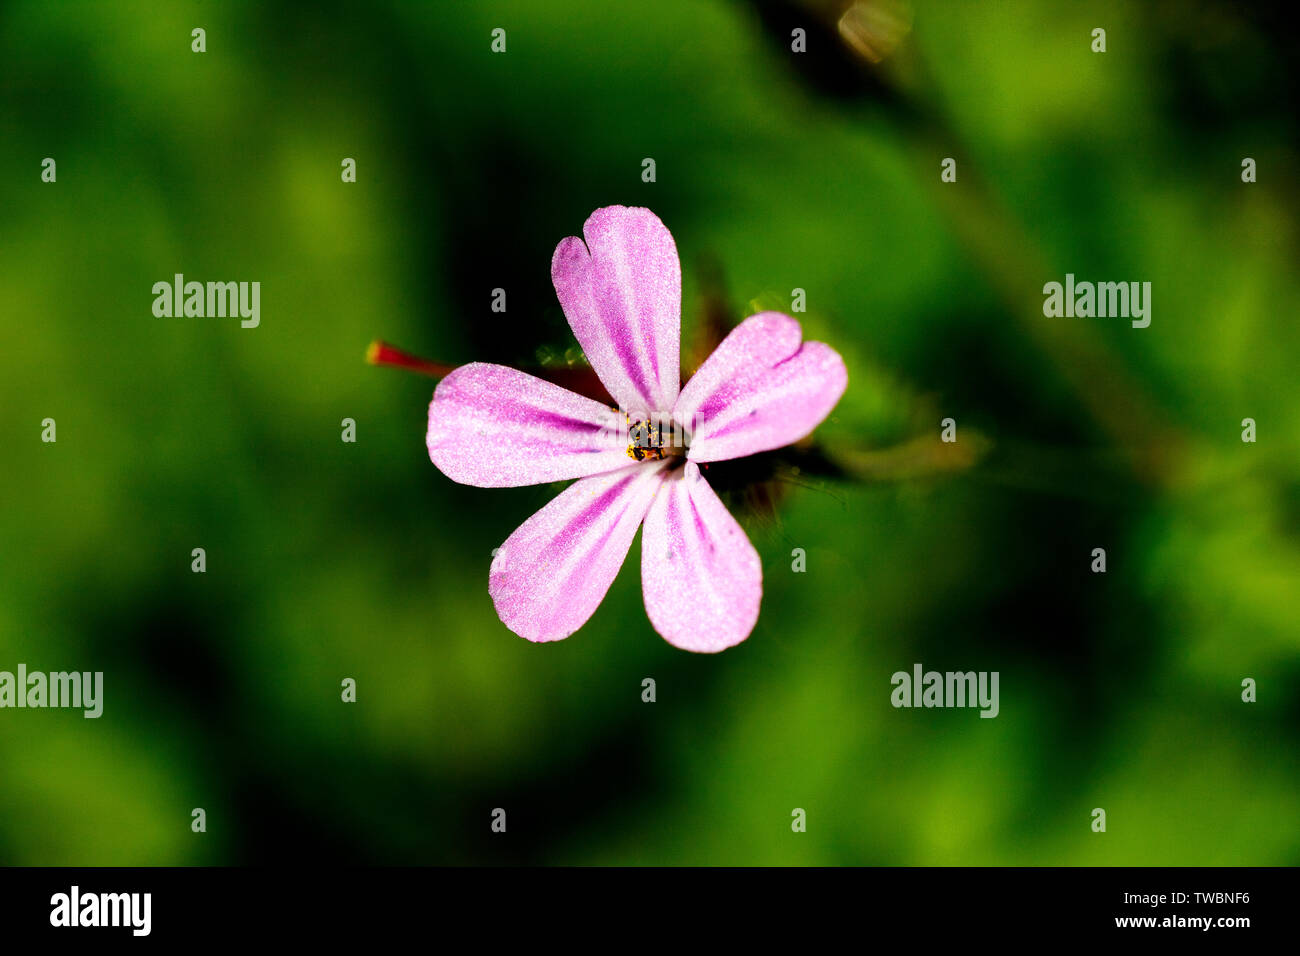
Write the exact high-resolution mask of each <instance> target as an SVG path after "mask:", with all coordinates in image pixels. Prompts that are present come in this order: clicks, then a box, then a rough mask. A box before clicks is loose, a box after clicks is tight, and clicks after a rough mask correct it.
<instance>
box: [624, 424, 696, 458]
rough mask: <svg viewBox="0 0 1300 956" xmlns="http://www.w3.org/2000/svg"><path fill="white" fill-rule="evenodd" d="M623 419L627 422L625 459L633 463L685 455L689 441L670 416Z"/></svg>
mask: <svg viewBox="0 0 1300 956" xmlns="http://www.w3.org/2000/svg"><path fill="white" fill-rule="evenodd" d="M623 417H624V419H625V421H626V422H627V457H629V458H631V459H633V460H634V461H662V460H663V459H664V458H669V457H675V456H682V455H685V454H686V449H687V446H688V445H689V443H690V442H689V439H688V437H687V435H686V433H685V431H684V430H683V429H682V428H681V426H679V425H678V424H677V423H676V422H674V421H673V420H672V417H671V416H669V415H655V416H653V417H651V418H648V419H647V418H639V419H633V418H632V417H631V416H630V415H624V416H623Z"/></svg>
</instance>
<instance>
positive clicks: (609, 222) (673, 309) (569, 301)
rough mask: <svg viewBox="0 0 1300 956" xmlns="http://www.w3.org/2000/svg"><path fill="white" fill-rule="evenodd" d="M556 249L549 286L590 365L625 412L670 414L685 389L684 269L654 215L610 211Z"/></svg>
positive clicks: (622, 209) (599, 212)
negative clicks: (682, 351)
mask: <svg viewBox="0 0 1300 956" xmlns="http://www.w3.org/2000/svg"><path fill="white" fill-rule="evenodd" d="M582 233H583V235H584V236H585V237H586V240H587V241H586V244H585V245H584V244H583V241H582V239H579V238H578V237H577V236H570V237H569V238H568V239H565V240H564V241H563V242H561V243H560V244H559V245H558V246H556V247H555V255H554V256H553V257H552V259H551V281H552V282H554V283H555V294H556V295H557V296H558V297H559V299H560V305H561V306H563V307H564V314H565V317H567V318H568V320H569V325H570V327H572V329H573V334H574V335H575V336H576V337H577V339H578V344H579V345H581V346H582V349H583V351H584V352H586V353H587V360H588V361H589V362H591V367H592V368H593V369H595V370H596V374H597V375H599V376H600V380H601V382H603V383H604V385H605V387H606V388H607V389H609V393H610V395H612V396H613V397H614V400H615V401H617V402H619V404H620V405H622V406H623V408H624V409H626V410H628V411H630V412H633V413H635V414H637V415H643V414H645V413H651V412H668V411H670V410H671V409H672V407H673V403H674V402H676V401H677V393H678V391H679V390H680V388H681V364H680V357H679V354H678V353H679V348H680V341H681V322H682V270H681V264H680V263H679V262H678V259H677V245H676V243H674V242H673V237H672V234H671V233H670V232H669V231H668V229H667V227H665V226H664V224H663V223H662V222H660V221H659V217H658V216H656V215H655V214H654V213H652V212H651V211H650V210H649V209H640V208H629V207H627V206H606V207H604V208H603V209H597V210H596V211H595V212H593V213H592V214H591V216H590V217H589V218H588V219H587V222H586V223H585V224H584V225H583V227H582Z"/></svg>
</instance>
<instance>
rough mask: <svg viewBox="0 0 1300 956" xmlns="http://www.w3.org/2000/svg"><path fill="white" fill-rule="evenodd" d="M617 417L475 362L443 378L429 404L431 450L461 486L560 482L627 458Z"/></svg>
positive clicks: (528, 378) (610, 468)
mask: <svg viewBox="0 0 1300 956" xmlns="http://www.w3.org/2000/svg"><path fill="white" fill-rule="evenodd" d="M621 426H622V418H621V417H620V416H619V415H618V413H617V412H616V411H615V410H614V409H612V408H609V407H608V406H606V405H602V404H601V403H600V402H596V401H593V400H591V399H590V398H584V397H583V396H581V395H575V394H574V393H573V392H570V391H569V390H567V389H564V388H560V386H558V385H553V384H551V383H550V382H546V381H543V380H542V379H540V378H536V377H534V376H532V375H527V374H525V373H523V372H518V371H515V370H514V369H512V368H506V367H505V366H504V365H488V364H485V363H481V362H476V363H473V364H471V365H462V366H461V367H460V368H458V369H456V370H455V371H454V372H452V373H451V374H450V375H448V376H447V377H446V378H444V379H443V380H442V381H441V382H439V383H438V387H437V389H436V390H435V391H434V393H433V402H432V403H431V404H430V405H429V431H428V435H427V443H428V446H429V457H430V458H431V459H432V460H433V463H434V464H435V465H437V466H438V468H439V470H440V471H442V473H443V474H444V475H446V476H447V477H448V478H450V479H452V480H453V481H459V482H460V483H461V484H464V485H477V486H478V487H480V488H506V487H513V486H516V485H536V484H540V483H542V482H547V481H563V480H565V479H567V478H580V477H583V476H585V475H595V474H600V473H602V472H606V471H613V470H614V469H617V468H623V467H625V466H626V465H627V464H628V457H627V441H626V436H625V435H623V434H622V433H621V430H620V429H621Z"/></svg>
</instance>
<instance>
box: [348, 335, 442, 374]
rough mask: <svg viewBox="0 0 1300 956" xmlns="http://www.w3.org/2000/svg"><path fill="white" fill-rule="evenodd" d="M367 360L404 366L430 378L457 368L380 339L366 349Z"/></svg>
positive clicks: (399, 366) (373, 363) (398, 366)
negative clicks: (405, 350)
mask: <svg viewBox="0 0 1300 956" xmlns="http://www.w3.org/2000/svg"><path fill="white" fill-rule="evenodd" d="M366 361H367V362H369V363H370V364H371V365H386V366H388V367H389V368H404V369H406V370H407V371H408V372H418V373H419V374H420V375H427V376H429V377H430V378H443V377H444V376H446V375H450V374H451V372H452V370H454V369H455V368H456V366H454V365H447V364H445V363H443V362H431V361H429V360H428V359H422V358H418V357H417V356H414V355H412V354H411V353H410V352H403V351H402V350H401V349H399V348H397V347H396V346H392V345H389V344H388V343H387V342H379V341H375V342H371V343H370V348H368V349H366Z"/></svg>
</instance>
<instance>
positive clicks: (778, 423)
mask: <svg viewBox="0 0 1300 956" xmlns="http://www.w3.org/2000/svg"><path fill="white" fill-rule="evenodd" d="M802 337H803V330H802V329H800V328H799V323H798V322H796V321H795V320H794V319H792V318H790V317H789V316H788V315H782V314H781V313H779V312H760V313H759V314H758V315H751V316H750V317H749V318H747V319H746V320H745V321H744V322H742V323H740V325H738V326H736V327H735V328H734V329H732V330H731V334H729V335H728V336H727V337H726V338H725V339H723V340H722V344H721V345H719V346H718V347H717V349H716V350H715V351H714V353H713V354H712V355H710V356H709V357H708V359H706V360H705V362H704V364H703V365H701V366H700V369H699V371H698V372H696V373H695V375H694V376H693V377H692V378H691V380H690V381H689V382H687V383H686V387H685V388H683V389H682V394H681V397H680V398H678V400H677V406H676V407H675V408H674V409H673V418H674V419H675V420H676V421H678V422H680V423H681V424H682V425H683V426H684V427H685V428H686V429H687V431H689V432H691V447H690V451H689V452H688V453H687V456H686V457H687V458H689V459H690V460H692V461H723V460H725V459H728V458H741V457H744V456H745V455H753V454H757V453H758V452H760V451H769V450H770V449H773V448H780V447H782V446H783V445H789V444H790V443H791V442H796V441H798V440H799V439H801V438H803V437H805V436H807V435H809V434H811V433H812V431H813V429H814V428H816V427H817V426H818V425H819V424H821V422H822V419H824V418H825V417H826V416H827V415H829V414H830V413H831V409H833V408H834V407H835V403H836V402H838V401H839V400H840V396H841V395H843V394H844V389H845V388H846V387H847V385H848V381H849V377H848V372H847V371H846V370H845V368H844V360H843V359H842V358H840V356H839V354H838V353H837V352H836V351H835V350H834V349H832V348H831V347H830V346H829V345H823V344H822V343H821V342H804V343H802V344H800V339H801V338H802Z"/></svg>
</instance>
